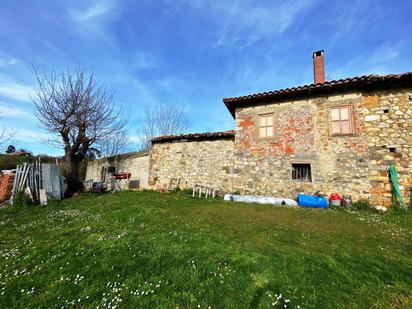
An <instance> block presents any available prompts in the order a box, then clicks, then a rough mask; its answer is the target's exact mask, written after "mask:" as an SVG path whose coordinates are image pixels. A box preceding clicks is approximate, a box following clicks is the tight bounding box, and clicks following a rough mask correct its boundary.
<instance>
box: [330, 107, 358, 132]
mask: <svg viewBox="0 0 412 309" xmlns="http://www.w3.org/2000/svg"><path fill="white" fill-rule="evenodd" d="M330 119H331V122H332V123H331V133H332V134H352V133H353V129H352V128H353V125H352V114H351V109H350V107H349V106H344V107H335V108H332V109H331V110H330Z"/></svg>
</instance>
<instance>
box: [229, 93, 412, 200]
mask: <svg viewBox="0 0 412 309" xmlns="http://www.w3.org/2000/svg"><path fill="white" fill-rule="evenodd" d="M410 100H411V92H407V91H405V92H399V91H396V92H394V93H388V92H379V93H372V94H362V93H349V94H343V95H330V96H322V97H318V98H312V99H307V100H296V101H290V102H282V103H281V104H275V103H272V104H270V103H268V104H266V105H260V106H254V107H246V108H242V109H237V111H236V127H237V131H236V141H235V164H234V190H237V191H240V192H242V193H247V194H265V195H273V196H283V197H290V198H295V197H296V195H297V194H298V193H299V192H306V193H314V192H315V191H318V190H320V191H323V192H325V193H327V194H330V193H331V192H339V193H341V194H350V195H352V197H353V198H354V199H359V198H371V199H372V201H373V202H376V203H381V204H385V205H387V204H389V203H390V192H391V188H390V183H389V178H388V172H387V169H388V167H389V165H390V164H391V163H396V165H397V167H398V171H399V176H400V184H401V189H402V190H403V194H404V195H405V196H407V195H408V190H410V187H411V185H412V183H411V172H412V170H411V165H412V162H411V161H412V160H411V157H412V153H411V143H412V136H411V132H412V131H411V124H412V118H411V101H410ZM346 105H349V106H351V107H352V110H353V116H354V119H353V123H354V134H351V135H345V136H333V135H331V134H330V124H329V113H330V108H331V107H336V106H346ZM386 109H389V112H386ZM384 110H385V111H384ZM269 113H273V114H274V121H275V122H274V123H275V134H274V137H272V138H265V139H261V138H259V137H258V133H257V128H258V115H260V114H269ZM393 148H395V149H398V150H396V151H395V152H391V151H393ZM390 149H392V150H390ZM292 163H309V164H311V170H312V181H311V182H302V181H296V180H292V177H291V174H292Z"/></svg>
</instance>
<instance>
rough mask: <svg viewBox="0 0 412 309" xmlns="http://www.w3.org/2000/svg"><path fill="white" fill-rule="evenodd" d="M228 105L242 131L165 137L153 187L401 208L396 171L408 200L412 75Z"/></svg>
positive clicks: (152, 173) (152, 167)
mask: <svg viewBox="0 0 412 309" xmlns="http://www.w3.org/2000/svg"><path fill="white" fill-rule="evenodd" d="M313 69H314V83H313V84H310V85H305V86H299V87H293V88H287V89H281V90H276V91H269V92H264V93H257V94H251V95H246V96H241V97H233V98H225V99H223V102H224V104H225V105H226V107H227V108H228V110H229V112H230V113H231V115H232V116H233V118H234V120H235V122H236V129H235V130H234V131H227V132H216V133H200V134H185V135H178V136H161V137H158V138H155V139H153V140H152V148H151V150H150V153H149V155H148V161H149V163H148V183H147V184H148V187H149V188H152V189H157V190H161V189H167V187H168V184H169V182H170V180H171V179H172V178H175V179H180V180H181V182H180V185H181V187H183V188H184V187H189V188H190V187H191V186H193V184H196V183H197V184H203V185H206V186H210V187H216V188H220V189H221V190H222V191H224V192H240V193H242V194H255V195H270V196H275V197H286V198H295V197H296V196H297V194H298V193H300V192H305V193H308V194H312V193H315V192H316V191H322V192H324V193H325V194H328V195H329V194H330V193H332V192H337V193H340V194H350V195H351V196H352V197H353V198H354V199H360V198H370V199H371V201H372V202H373V203H376V204H381V205H385V206H386V205H389V204H390V203H391V183H390V178H389V173H388V168H389V165H390V164H395V165H396V167H397V169H398V174H399V179H398V181H399V184H400V189H401V191H402V194H403V195H404V197H405V199H406V201H407V202H409V201H410V192H411V187H412V72H409V73H404V74H397V75H384V76H378V75H366V76H360V77H354V78H346V79H340V80H332V81H325V69H324V53H323V51H319V52H315V53H314V54H313Z"/></svg>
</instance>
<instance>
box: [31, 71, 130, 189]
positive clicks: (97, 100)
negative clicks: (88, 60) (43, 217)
mask: <svg viewBox="0 0 412 309" xmlns="http://www.w3.org/2000/svg"><path fill="white" fill-rule="evenodd" d="M33 71H34V74H35V76H36V79H37V83H38V88H37V90H36V97H35V98H34V99H33V101H34V102H33V103H34V105H35V108H36V112H35V115H36V117H37V119H38V121H39V124H40V125H41V126H42V127H43V128H44V129H45V130H46V131H47V132H49V133H50V135H51V137H50V139H49V140H48V142H49V144H52V145H54V146H56V145H59V146H60V147H61V148H63V149H64V152H65V157H66V160H67V161H68V162H69V164H72V165H73V166H74V168H75V169H76V168H77V166H78V164H79V163H80V162H81V161H82V160H83V159H84V158H85V156H86V154H87V152H88V150H89V148H91V147H92V146H93V145H95V146H99V145H100V144H101V143H104V142H106V141H107V140H108V139H109V138H110V137H113V136H114V135H116V134H120V132H123V131H124V128H125V126H126V124H127V119H126V117H125V116H124V115H123V114H122V112H121V110H120V109H119V108H117V107H116V106H115V105H114V103H113V94H112V92H111V91H109V90H108V89H107V88H106V87H104V86H102V85H100V84H98V83H97V82H96V81H95V79H94V75H93V73H91V74H87V73H86V71H85V70H84V69H82V68H76V69H74V70H70V69H67V70H66V71H65V72H63V73H60V74H58V73H56V71H55V70H52V71H51V72H50V73H49V74H41V73H40V72H39V71H38V69H37V68H35V67H33ZM72 172H73V173H74V174H76V175H73V177H72V179H71V181H73V182H77V185H78V179H75V178H78V177H77V171H75V170H73V171H72ZM69 187H70V184H69ZM72 189H74V188H72Z"/></svg>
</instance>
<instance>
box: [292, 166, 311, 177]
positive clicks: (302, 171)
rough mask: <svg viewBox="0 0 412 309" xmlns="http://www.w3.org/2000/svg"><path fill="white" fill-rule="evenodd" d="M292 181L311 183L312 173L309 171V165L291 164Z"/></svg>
mask: <svg viewBox="0 0 412 309" xmlns="http://www.w3.org/2000/svg"><path fill="white" fill-rule="evenodd" d="M292 180H297V181H312V173H311V169H310V164H307V163H293V164H292Z"/></svg>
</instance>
